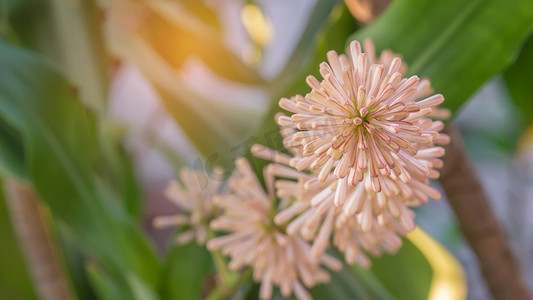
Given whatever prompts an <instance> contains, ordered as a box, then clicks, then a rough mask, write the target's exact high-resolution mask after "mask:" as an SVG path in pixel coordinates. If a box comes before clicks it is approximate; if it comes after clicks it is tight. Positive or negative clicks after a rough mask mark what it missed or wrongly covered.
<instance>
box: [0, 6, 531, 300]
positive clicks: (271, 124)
mask: <svg viewBox="0 0 533 300" xmlns="http://www.w3.org/2000/svg"><path fill="white" fill-rule="evenodd" d="M251 2H255V1H251ZM223 5H227V3H226V2H224V1H222V2H216V1H215V2H213V1H188V0H179V1H162V0H153V1H141V0H111V1H99V2H96V1H94V2H93V1H84V2H82V3H78V2H76V3H74V2H72V3H71V2H68V1H62V0H54V1H52V0H45V1H42V3H40V4H36V3H34V2H32V1H29V0H20V1H19V0H17V1H5V2H2V3H0V18H1V19H0V37H1V41H0V174H1V177H2V183H3V186H4V198H5V199H4V200H5V202H6V203H7V204H8V208H9V209H8V210H7V211H4V210H3V207H2V208H0V226H1V227H0V228H2V229H6V232H7V233H8V234H5V235H2V238H1V239H2V245H5V246H3V249H5V250H2V251H6V252H5V253H4V252H2V253H1V254H2V255H0V262H2V265H6V266H10V267H6V268H2V270H3V271H0V281H3V280H6V282H9V284H5V285H2V286H5V287H6V288H5V289H0V298H2V299H3V298H6V299H32V298H35V297H37V296H38V297H40V298H43V299H143V300H144V299H148V300H154V299H204V298H208V299H256V298H261V299H278V298H279V297H295V298H297V299H341V300H342V299H437V298H438V297H439V295H440V296H442V295H443V293H446V295H450V298H453V299H463V298H464V297H465V295H466V283H465V282H466V280H465V278H464V274H463V271H462V269H461V266H460V264H459V263H458V262H457V260H456V259H454V258H453V256H452V255H450V254H449V253H448V252H447V251H446V250H444V248H443V247H442V246H441V245H439V244H438V243H437V242H436V241H434V240H432V239H431V238H429V237H428V236H427V235H425V234H424V233H423V232H422V231H421V230H420V229H418V228H417V227H416V223H415V211H416V210H417V207H419V206H422V205H423V204H425V203H427V202H428V201H429V199H434V200H438V199H440V198H441V196H442V195H443V192H444V194H446V196H447V198H448V200H449V202H450V204H451V206H452V208H453V209H454V211H455V213H456V215H457V219H458V221H459V224H460V228H461V231H462V233H463V234H464V237H465V238H466V240H467V241H468V242H469V243H470V245H471V246H472V249H473V250H474V252H475V253H476V254H477V257H478V259H479V262H480V265H481V266H482V272H483V273H484V275H485V277H486V280H487V283H488V286H489V288H490V290H491V292H492V294H493V296H494V297H495V298H499V299H526V298H527V297H528V292H527V288H526V286H525V284H524V278H523V276H522V272H521V270H520V266H519V264H518V263H517V261H516V259H515V258H514V257H513V255H512V251H511V250H510V247H509V243H508V241H507V240H506V238H505V235H504V234H503V232H502V229H501V228H500V227H499V226H498V222H497V219H496V217H495V215H494V213H493V212H492V210H491V208H490V205H489V204H488V201H487V197H486V196H485V195H484V193H483V191H482V187H481V185H480V183H479V181H478V179H477V177H476V174H475V172H474V170H473V167H472V164H471V163H470V162H469V159H468V156H467V155H466V154H465V151H464V149H463V146H462V145H461V142H460V136H459V135H458V134H457V132H456V130H454V129H453V125H450V124H451V123H450V121H451V120H453V118H452V115H456V113H457V111H458V109H459V108H460V107H461V106H462V105H463V104H465V103H466V102H468V100H469V98H470V96H472V94H473V93H474V92H475V91H476V90H477V89H478V88H480V86H481V85H483V84H484V83H486V82H487V81H488V80H489V79H490V78H492V77H494V76H495V75H498V74H502V72H504V76H505V79H506V84H507V87H508V88H509V89H510V91H511V94H512V96H513V98H512V99H513V100H516V106H517V107H519V108H521V109H522V110H523V111H524V113H523V114H522V115H523V117H524V120H526V121H531V120H530V119H529V115H530V114H528V113H526V112H527V111H528V110H527V107H528V106H527V103H528V101H527V100H525V99H528V96H527V95H528V90H529V89H528V87H529V85H528V84H529V83H528V82H527V80H526V79H527V76H525V75H523V74H526V75H527V72H526V71H525V70H527V69H528V66H530V65H531V64H530V62H531V61H532V60H531V51H529V50H530V49H531V40H532V39H531V38H529V40H528V43H527V44H526V46H525V47H524V50H522V44H523V43H524V42H525V41H526V39H528V37H529V36H530V32H531V30H532V28H533V3H531V1H528V0H510V2H509V1H508V2H502V1H497V0H487V1H471V2H468V3H465V2H464V1H460V0H452V1H450V0H446V1H444V0H437V1H431V2H427V3H420V2H419V1H415V0H395V1H393V2H392V3H391V4H390V5H389V4H388V3H387V1H369V2H366V1H346V4H344V3H342V2H340V1H335V0H317V1H315V2H313V4H312V5H311V4H310V7H311V10H310V11H309V19H308V21H307V23H306V24H305V26H304V29H303V30H302V33H301V36H300V37H298V39H297V40H296V41H295V46H294V50H293V51H292V52H291V53H289V55H288V59H287V62H286V64H285V65H284V66H282V68H281V71H279V73H278V74H275V75H274V76H268V77H267V76H262V73H261V72H260V70H259V69H258V66H260V64H258V62H260V61H257V58H260V57H261V54H262V51H265V50H266V49H265V48H264V47H265V46H266V44H267V41H268V40H270V39H271V37H272V34H273V36H274V38H275V37H276V32H275V31H274V32H273V33H272V32H270V30H272V28H276V27H275V26H274V27H273V26H272V24H271V23H270V21H269V20H268V16H265V14H264V13H263V12H262V10H261V9H260V5H257V4H255V3H247V4H246V6H245V8H243V9H242V12H241V17H242V18H243V23H244V27H245V28H246V30H247V32H248V34H249V37H250V39H249V41H250V44H248V45H246V47H245V50H247V51H244V52H245V54H247V56H245V57H244V58H241V57H239V56H238V55H236V54H235V52H234V51H233V50H231V49H230V47H228V46H227V44H226V42H225V38H224V35H223V34H222V32H223V31H224V30H225V29H224V26H223V25H221V21H220V20H219V19H218V18H217V13H216V9H217V8H224V9H226V7H225V6H224V7H223ZM346 5H347V6H346ZM384 7H387V9H386V10H385V11H384V12H383V14H382V15H379V13H380V12H381V11H383V8H384ZM350 11H351V12H352V14H353V15H352V14H351V13H350ZM354 16H355V17H357V18H359V19H360V20H359V21H357V20H355V19H354ZM287 22H289V24H290V22H292V21H290V20H289V21H287ZM359 41H361V42H362V44H363V46H361V44H360V43H359ZM251 54H253V55H251ZM518 54H520V55H519V57H518V61H517V62H516V63H515V62H514V61H513V59H514V58H516V57H517V55H518ZM252 58H254V59H256V60H254V61H253V62H252V60H251V59H252ZM190 60H193V61H194V60H197V61H201V64H202V65H203V66H205V68H206V69H209V70H210V71H212V72H213V73H214V74H216V75H217V76H219V77H221V78H222V81H223V82H226V83H230V84H235V83H236V85H238V86H246V88H257V89H260V90H261V91H262V93H263V94H264V95H268V98H269V99H270V102H269V103H268V105H266V104H265V103H266V102H265V101H260V100H259V99H249V102H246V103H245V102H235V103H237V104H235V103H233V102H227V103H226V102H222V101H219V100H220V99H218V98H216V97H213V99H210V98H208V97H206V96H205V95H204V96H200V95H201V93H199V92H198V91H196V90H194V89H193V88H192V87H190V86H188V85H187V84H186V83H185V82H186V81H187V80H186V79H187V78H188V76H189V74H188V73H187V66H186V65H187V64H186V62H188V61H190ZM111 62H112V63H111ZM120 64H127V65H130V66H135V68H136V69H138V70H139V71H140V72H141V73H142V74H143V76H144V78H145V80H146V81H147V82H149V83H150V84H151V86H152V87H153V88H154V91H155V93H157V95H158V97H159V98H160V99H161V102H162V104H163V106H164V108H165V112H166V113H167V114H168V115H169V116H171V117H172V118H173V119H174V121H176V123H177V124H179V125H180V127H181V128H182V130H183V131H184V132H185V134H186V136H187V137H188V139H189V141H190V143H191V144H192V145H193V146H194V148H195V149H197V150H198V154H199V156H200V158H199V159H198V160H197V161H195V162H194V163H192V162H189V161H187V159H183V158H179V159H175V157H176V156H177V155H176V154H175V153H169V152H172V151H168V149H166V148H164V147H161V148H158V149H157V150H158V151H160V153H162V155H163V156H165V155H166V157H167V158H168V160H169V161H173V162H174V165H173V166H174V167H175V169H176V170H175V171H176V174H178V176H176V178H175V179H174V180H173V181H172V182H170V183H169V184H168V187H167V189H166V190H165V191H162V190H158V193H164V194H165V195H166V197H167V199H168V200H169V201H170V202H172V203H173V204H174V205H175V207H176V208H177V210H178V212H170V211H169V212H168V213H162V214H161V215H158V216H156V217H155V218H154V219H153V220H152V218H150V220H148V223H150V224H153V225H154V227H156V228H159V229H163V228H172V229H174V230H175V231H176V234H175V235H173V236H172V238H170V240H168V241H164V242H161V241H160V240H159V242H154V240H156V241H157V238H154V239H151V237H157V236H158V233H157V232H154V231H152V230H148V231H146V230H145V229H143V228H142V226H141V224H142V216H144V215H145V214H146V210H145V208H146V205H145V204H146V203H147V202H148V201H149V199H146V201H143V198H144V197H143V196H144V195H145V194H146V193H144V194H143V193H142V192H141V187H142V186H143V185H142V184H141V183H140V182H139V181H138V180H137V178H139V176H138V175H137V174H136V173H137V171H136V169H135V168H134V164H133V162H132V160H133V157H134V155H132V151H131V148H128V147H127V146H125V145H130V146H131V144H132V143H131V141H130V140H128V139H127V138H126V136H125V135H124V130H123V128H119V127H118V126H117V124H116V123H115V122H116V120H114V119H113V117H112V116H111V115H109V113H108V111H107V107H108V106H109V102H108V99H107V98H109V96H108V93H109V92H108V91H109V90H110V86H111V82H112V77H113V76H110V75H111V74H114V71H115V70H116V68H117V66H118V68H120ZM510 65H512V67H511V68H509V69H508V70H506V67H507V66H510ZM202 95H203V94H202ZM445 99H446V100H445ZM250 103H252V104H250ZM242 104H246V106H245V107H242ZM132 105H134V104H132ZM526 123H527V122H526ZM158 129H160V128H155V129H151V130H152V131H150V134H149V135H150V136H151V138H152V139H154V140H157V138H158V137H159V135H158V134H159V133H158V131H159V130H158ZM154 136H155V137H154ZM128 141H129V142H128ZM235 145H240V146H238V147H237V148H239V149H244V150H245V152H244V153H240V154H239V155H237V154H236V152H235V151H234V150H235V149H236V146H235ZM197 162H200V163H199V164H198V163H197ZM204 162H205V163H204ZM218 165H220V166H218ZM437 179H438V180H439V181H440V182H441V185H442V187H443V189H438V188H437V184H436V180H437ZM147 181H150V180H147ZM145 184H146V183H145ZM146 198H148V197H146ZM480 216H481V217H480ZM10 220H12V221H10ZM480 220H481V221H480ZM10 226H13V227H14V229H15V232H16V234H15V235H13V233H12V232H11V230H10V228H11V227H10ZM152 235H153V236H152ZM15 237H16V238H17V240H18V245H20V248H21V249H22V253H23V256H24V258H25V260H24V262H23V260H22V259H21V255H20V253H19V252H18V248H17V242H16V240H15ZM487 241H490V247H487V246H486V245H487ZM163 244H166V245H168V248H165V250H163V251H161V252H162V253H161V254H158V253H157V251H156V250H155V247H156V245H157V246H159V247H162V245H163ZM163 248H164V247H163ZM489 248H490V249H489ZM508 253H510V255H504V254H508ZM436 262H440V263H436ZM442 262H444V263H442ZM442 265H445V266H446V267H445V268H443V267H442ZM25 266H26V267H25ZM26 269H27V270H28V271H29V273H30V276H31V280H30V279H29V276H28V274H26V272H19V270H26ZM32 282H33V283H32ZM11 286H13V288H9V287H11Z"/></svg>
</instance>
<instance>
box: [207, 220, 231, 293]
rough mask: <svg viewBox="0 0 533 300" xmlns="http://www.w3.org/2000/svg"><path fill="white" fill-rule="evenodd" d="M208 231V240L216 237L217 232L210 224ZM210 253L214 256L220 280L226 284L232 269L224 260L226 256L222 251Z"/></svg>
mask: <svg viewBox="0 0 533 300" xmlns="http://www.w3.org/2000/svg"><path fill="white" fill-rule="evenodd" d="M206 232H207V238H208V240H211V239H213V238H215V233H214V232H213V230H211V228H209V226H208V227H207V228H206ZM210 253H211V257H212V258H213V262H214V263H215V267H216V269H217V273H218V275H219V276H220V281H221V283H223V284H224V283H225V282H226V281H227V280H228V279H229V277H230V275H231V271H230V270H229V268H228V265H227V264H226V261H225V260H224V257H222V253H220V251H218V250H216V251H210Z"/></svg>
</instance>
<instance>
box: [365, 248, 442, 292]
mask: <svg viewBox="0 0 533 300" xmlns="http://www.w3.org/2000/svg"><path fill="white" fill-rule="evenodd" d="M369 271H371V272H372V273H373V274H374V275H375V276H376V277H377V278H378V279H379V280H380V281H381V282H382V283H383V285H384V286H385V287H386V288H387V290H389V291H390V292H391V294H392V295H394V298H395V299H398V300H401V299H406V300H416V299H420V300H423V299H428V294H429V289H430V286H431V281H432V278H433V270H432V268H431V265H430V264H429V262H428V261H427V259H426V258H425V256H424V254H422V252H420V250H419V249H418V248H417V247H416V246H415V245H414V244H413V243H412V242H411V241H409V240H408V239H405V238H404V239H403V246H402V247H401V248H400V250H399V251H398V253H396V254H395V255H384V256H382V257H379V258H374V259H372V267H371V269H370V270H369Z"/></svg>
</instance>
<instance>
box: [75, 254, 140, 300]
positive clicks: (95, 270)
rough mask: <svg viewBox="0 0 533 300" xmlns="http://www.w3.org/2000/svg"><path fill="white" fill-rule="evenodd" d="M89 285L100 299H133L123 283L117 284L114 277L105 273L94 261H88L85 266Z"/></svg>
mask: <svg viewBox="0 0 533 300" xmlns="http://www.w3.org/2000/svg"><path fill="white" fill-rule="evenodd" d="M85 269H86V270H87V274H88V275H89V280H90V281H91V285H92V287H93V289H94V290H95V292H96V294H97V295H98V298H99V299H101V300H117V299H126V298H127V299H135V298H134V295H133V294H132V293H131V292H130V291H129V290H127V289H124V288H123V285H120V284H117V283H116V281H115V280H116V279H115V278H113V277H112V276H110V275H109V274H108V273H106V272H105V271H104V270H103V269H102V268H101V267H100V266H98V265H97V264H96V263H88V264H87V265H86V267H85Z"/></svg>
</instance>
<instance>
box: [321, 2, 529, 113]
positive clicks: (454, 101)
mask: <svg viewBox="0 0 533 300" xmlns="http://www.w3.org/2000/svg"><path fill="white" fill-rule="evenodd" d="M532 26H533V2H532V1H529V0H510V1H506V2H503V1H499V0H473V1H461V0H436V1H423V2H422V1H417V0H396V1H393V2H392V3H391V5H390V6H389V8H388V9H387V10H386V11H385V13H384V14H383V15H382V16H381V17H380V18H379V19H378V20H377V21H376V22H374V23H373V24H371V25H370V26H368V27H366V28H364V29H363V30H361V31H358V32H356V33H355V34H354V35H353V36H351V37H350V39H349V41H351V40H354V39H356V40H359V41H361V40H363V39H365V38H372V39H373V40H374V42H375V43H376V48H377V49H378V50H383V49H385V48H389V49H392V50H393V51H394V52H396V53H399V54H401V55H402V56H403V58H404V59H405V61H406V62H407V63H408V65H409V70H408V73H409V74H417V75H419V76H421V77H429V78H430V79H431V82H432V84H433V87H434V89H435V92H437V93H442V94H443V95H444V97H445V98H446V101H445V102H444V103H443V106H445V107H448V108H450V109H451V110H452V111H456V110H457V109H458V108H459V107H460V106H461V105H462V104H463V103H464V102H465V101H466V100H467V99H468V97H470V96H471V95H472V94H473V93H474V92H475V91H476V90H477V89H478V88H479V87H480V86H481V85H482V84H483V83H484V82H485V81H487V80H488V79H489V78H491V77H492V76H494V75H496V74H498V73H499V72H501V71H502V70H503V69H504V68H505V67H506V66H507V65H508V64H509V63H511V62H512V60H513V58H514V56H515V55H516V52H517V50H518V49H519V46H520V45H521V44H522V43H523V41H524V39H525V38H526V37H527V36H528V34H529V33H530V32H531V28H532ZM317 67H318V66H317Z"/></svg>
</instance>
